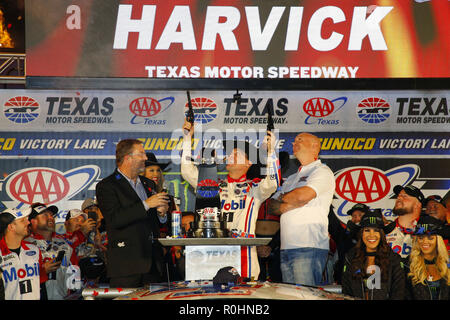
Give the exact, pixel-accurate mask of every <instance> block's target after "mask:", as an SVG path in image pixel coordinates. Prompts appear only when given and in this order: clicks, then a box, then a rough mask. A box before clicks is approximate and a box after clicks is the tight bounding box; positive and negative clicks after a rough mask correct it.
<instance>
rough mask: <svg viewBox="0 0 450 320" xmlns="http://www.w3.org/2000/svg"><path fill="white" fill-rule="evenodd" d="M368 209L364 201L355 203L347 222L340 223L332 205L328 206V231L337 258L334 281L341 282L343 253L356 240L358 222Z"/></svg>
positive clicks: (351, 246) (349, 212)
mask: <svg viewBox="0 0 450 320" xmlns="http://www.w3.org/2000/svg"><path fill="white" fill-rule="evenodd" d="M369 212H370V209H369V207H368V206H367V205H365V204H364V203H356V204H355V205H354V206H353V207H351V208H350V210H348V211H347V215H349V216H351V218H350V220H349V221H348V222H347V224H344V223H342V222H341V221H340V220H339V219H338V218H337V217H336V214H335V213H334V210H333V207H332V206H330V212H329V214H328V232H329V233H330V236H331V239H333V240H334V242H335V243H336V248H337V253H338V260H337V261H336V263H335V265H334V280H335V282H336V283H338V284H341V283H342V280H341V279H342V269H343V268H344V261H345V255H346V254H347V253H348V251H349V250H350V249H351V248H353V247H354V246H355V244H356V242H357V235H358V231H359V223H360V222H361V219H362V217H363V216H364V215H365V214H366V213H369Z"/></svg>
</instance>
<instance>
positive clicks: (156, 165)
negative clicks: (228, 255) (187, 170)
mask: <svg viewBox="0 0 450 320" xmlns="http://www.w3.org/2000/svg"><path fill="white" fill-rule="evenodd" d="M169 165H170V162H167V163H162V162H158V160H157V159H156V156H155V154H153V153H152V152H147V160H146V161H145V171H144V172H143V173H142V175H143V176H144V177H146V178H148V179H150V180H153V181H154V182H155V184H156V191H157V192H169V190H168V189H169V188H168V186H167V184H166V181H165V179H164V175H163V171H164V170H165V169H166V168H167V167H168V166H169ZM168 197H169V202H168V206H167V208H166V209H164V210H166V213H167V220H166V222H165V223H161V224H160V229H159V232H160V237H162V238H165V237H167V236H171V235H172V228H171V226H172V212H173V211H180V208H179V206H178V203H177V202H178V200H177V199H175V197H174V196H172V195H170V194H168ZM172 249H173V248H172V247H163V254H164V263H165V264H166V265H167V268H164V270H163V272H164V275H163V277H164V278H167V274H166V273H167V271H168V272H169V279H171V280H182V279H180V277H179V274H178V272H177V271H178V269H177V267H176V264H175V263H174V259H173V255H172V254H171V252H172ZM183 280H184V278H183Z"/></svg>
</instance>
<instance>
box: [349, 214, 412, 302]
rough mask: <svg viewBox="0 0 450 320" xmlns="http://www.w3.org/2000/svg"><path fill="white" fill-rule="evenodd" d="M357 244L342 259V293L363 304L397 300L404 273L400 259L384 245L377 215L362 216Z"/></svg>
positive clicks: (402, 296) (403, 292) (401, 293)
mask: <svg viewBox="0 0 450 320" xmlns="http://www.w3.org/2000/svg"><path fill="white" fill-rule="evenodd" d="M360 227H361V230H360V231H359V234H358V242H357V244H356V245H355V247H354V248H352V249H351V250H350V251H349V253H348V254H347V256H346V258H345V265H344V271H343V274H342V293H344V294H347V295H350V296H353V297H357V298H361V299H365V300H400V299H404V296H405V273H404V271H403V269H402V265H401V262H400V258H399V256H398V255H396V254H395V253H394V252H393V251H392V250H391V248H390V247H389V245H388V244H387V242H386V237H385V233H384V231H383V227H384V223H383V216H382V214H381V212H380V211H378V210H376V211H375V212H369V213H366V214H364V216H363V217H362V219H361V223H360Z"/></svg>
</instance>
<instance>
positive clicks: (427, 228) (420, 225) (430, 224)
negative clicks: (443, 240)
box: [413, 214, 445, 236]
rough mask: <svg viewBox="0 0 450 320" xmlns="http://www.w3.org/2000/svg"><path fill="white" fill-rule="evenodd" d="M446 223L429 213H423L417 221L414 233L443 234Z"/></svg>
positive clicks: (417, 234)
mask: <svg viewBox="0 0 450 320" xmlns="http://www.w3.org/2000/svg"><path fill="white" fill-rule="evenodd" d="M444 226H445V223H444V222H443V221H441V220H439V219H436V218H434V217H432V216H430V215H428V214H422V215H421V216H420V218H419V220H418V221H417V224H416V228H415V229H414V233H413V234H414V235H416V236H419V235H433V234H438V235H442V232H443V231H444Z"/></svg>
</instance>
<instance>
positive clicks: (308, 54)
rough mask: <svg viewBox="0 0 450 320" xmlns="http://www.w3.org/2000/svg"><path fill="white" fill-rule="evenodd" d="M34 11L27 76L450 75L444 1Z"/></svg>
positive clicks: (102, 5) (56, 1) (129, 5)
mask: <svg viewBox="0 0 450 320" xmlns="http://www.w3.org/2000/svg"><path fill="white" fill-rule="evenodd" d="M374 3H375V4H374ZM25 8H26V21H27V23H26V34H27V37H26V47H27V75H28V76H60V77H142V78H147V77H148V78H174V79H177V78H188V79H189V78H264V79H266V78H267V79H270V78H272V79H276V78H291V79H296V78H401V77H411V78H421V77H447V76H448V73H449V59H448V57H449V56H450V47H449V45H448V38H449V32H448V21H449V18H450V17H449V2H448V1H445V0H444V1H424V0H421V1H418V0H416V1H412V0H411V1H377V2H374V1H365V0H346V1H340V0H339V1H332V0H327V1H325V0H305V1H289V0H285V1H279V0H277V1H270V0H264V1H248V0H246V1H245V0H239V1H236V0H215V1H207V0H201V1H196V0H192V1H182V0H174V1H155V0H153V1H152V0H122V1H119V0H108V1H106V0H103V1H93V0H79V1H69V0H28V1H26V6H25ZM48 8H51V10H48Z"/></svg>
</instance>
